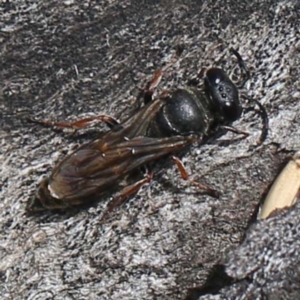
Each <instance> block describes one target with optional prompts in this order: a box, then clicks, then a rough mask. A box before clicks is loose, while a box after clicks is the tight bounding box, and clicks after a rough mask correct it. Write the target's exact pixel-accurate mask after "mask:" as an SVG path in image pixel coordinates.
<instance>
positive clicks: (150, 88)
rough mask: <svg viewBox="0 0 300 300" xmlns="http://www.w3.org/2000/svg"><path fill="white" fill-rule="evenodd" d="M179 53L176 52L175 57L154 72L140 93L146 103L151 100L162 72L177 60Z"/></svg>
mask: <svg viewBox="0 0 300 300" xmlns="http://www.w3.org/2000/svg"><path fill="white" fill-rule="evenodd" d="M180 54H181V53H177V54H176V57H174V58H173V59H172V61H171V62H170V63H169V64H167V65H166V66H165V67H164V68H163V69H160V70H158V71H156V72H155V74H154V76H153V77H152V79H151V81H150V82H149V83H148V84H147V86H146V88H145V89H144V90H143V93H142V94H143V98H144V103H145V104H147V103H149V102H150V101H152V100H153V97H152V96H153V93H154V91H155V89H156V88H157V86H158V85H159V83H160V81H161V79H162V77H163V75H164V73H165V72H166V71H167V70H168V69H169V68H170V67H172V66H173V65H174V64H175V63H176V62H177V61H178V58H179V55H180Z"/></svg>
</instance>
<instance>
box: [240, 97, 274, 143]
mask: <svg viewBox="0 0 300 300" xmlns="http://www.w3.org/2000/svg"><path fill="white" fill-rule="evenodd" d="M243 97H245V98H246V99H247V100H248V101H252V102H254V103H255V104H256V105H257V106H258V108H259V113H260V116H261V119H262V125H263V128H262V130H261V135H260V137H259V139H258V141H257V145H258V146H259V145H261V144H262V143H263V142H264V141H265V139H266V138H267V136H268V132H269V117H268V113H267V111H266V108H265V107H264V106H263V105H262V104H261V103H260V102H259V101H258V100H256V99H254V98H251V97H248V96H246V95H243ZM246 110H247V111H250V110H253V111H255V107H247V109H246Z"/></svg>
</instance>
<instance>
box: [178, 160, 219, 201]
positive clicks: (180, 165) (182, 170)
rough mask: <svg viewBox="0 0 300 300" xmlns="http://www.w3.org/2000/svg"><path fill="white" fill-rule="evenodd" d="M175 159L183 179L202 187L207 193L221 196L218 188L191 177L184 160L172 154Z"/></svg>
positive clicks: (217, 196) (216, 196) (215, 196)
mask: <svg viewBox="0 0 300 300" xmlns="http://www.w3.org/2000/svg"><path fill="white" fill-rule="evenodd" d="M172 159H173V161H174V162H175V164H176V166H177V168H178V170H179V172H180V175H181V177H182V179H183V180H186V181H188V182H189V183H190V184H191V185H194V186H197V187H198V188H200V189H201V190H203V191H204V192H205V193H206V194H208V195H210V196H212V197H214V198H219V197H220V193H219V192H218V191H216V190H214V189H213V188H211V187H209V186H208V185H206V184H203V183H199V182H197V181H195V180H192V179H189V175H188V173H187V171H186V169H185V167H184V165H183V163H182V161H181V160H180V159H179V158H178V157H177V156H174V155H173V156H172Z"/></svg>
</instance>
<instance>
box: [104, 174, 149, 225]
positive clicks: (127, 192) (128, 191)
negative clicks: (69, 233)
mask: <svg viewBox="0 0 300 300" xmlns="http://www.w3.org/2000/svg"><path fill="white" fill-rule="evenodd" d="M152 178H153V173H152V172H149V171H147V173H146V175H145V178H143V179H141V180H139V181H137V182H135V183H133V184H132V185H129V186H127V187H125V188H124V189H123V190H122V192H121V194H120V195H119V196H117V197H116V198H115V199H113V200H112V202H111V203H110V204H109V205H108V207H107V209H106V210H105V212H104V214H103V216H102V218H101V221H105V220H106V219H107V217H108V215H109V214H110V213H111V212H112V211H113V210H114V209H115V208H116V207H118V206H120V205H121V204H122V203H123V202H124V201H125V200H126V199H127V198H128V197H129V196H131V195H133V194H135V193H136V192H137V191H138V190H139V189H140V188H141V187H142V186H143V185H144V184H146V183H148V182H150V181H151V180H152Z"/></svg>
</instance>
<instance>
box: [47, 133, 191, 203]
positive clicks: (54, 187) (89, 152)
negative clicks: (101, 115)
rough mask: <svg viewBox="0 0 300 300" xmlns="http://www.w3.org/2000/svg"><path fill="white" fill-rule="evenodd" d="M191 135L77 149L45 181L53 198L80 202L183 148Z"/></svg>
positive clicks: (136, 139) (128, 141)
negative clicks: (129, 174) (146, 165)
mask: <svg viewBox="0 0 300 300" xmlns="http://www.w3.org/2000/svg"><path fill="white" fill-rule="evenodd" d="M195 140H196V137H195V136H186V137H184V136H174V137H169V138H149V137H137V138H134V139H131V140H123V141H122V142H120V143H118V144H115V145H110V146H107V145H106V148H105V151H102V150H101V149H100V148H97V149H96V148H92V149H91V148H86V147H83V148H80V149H78V151H76V152H75V153H73V154H72V155H70V156H68V157H67V160H65V161H63V162H62V163H61V164H59V165H58V166H57V167H56V169H55V170H54V172H53V174H52V176H51V177H50V180H49V190H50V192H51V194H52V196H53V197H55V198H58V199H63V200H64V201H67V202H69V203H70V204H80V203H83V202H84V201H85V199H86V198H87V197H89V196H92V195H98V194H101V192H103V191H104V190H106V189H107V188H108V187H110V186H113V185H115V183H116V181H117V180H118V179H119V178H120V177H122V176H124V175H126V174H128V173H129V172H131V171H133V170H135V169H137V168H139V167H140V166H142V165H144V164H147V163H149V162H151V161H153V160H156V159H158V158H160V157H162V156H165V155H167V154H169V153H171V152H176V151H178V150H180V149H183V148H184V147H185V146H187V145H188V144H190V143H192V142H194V141H195Z"/></svg>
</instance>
